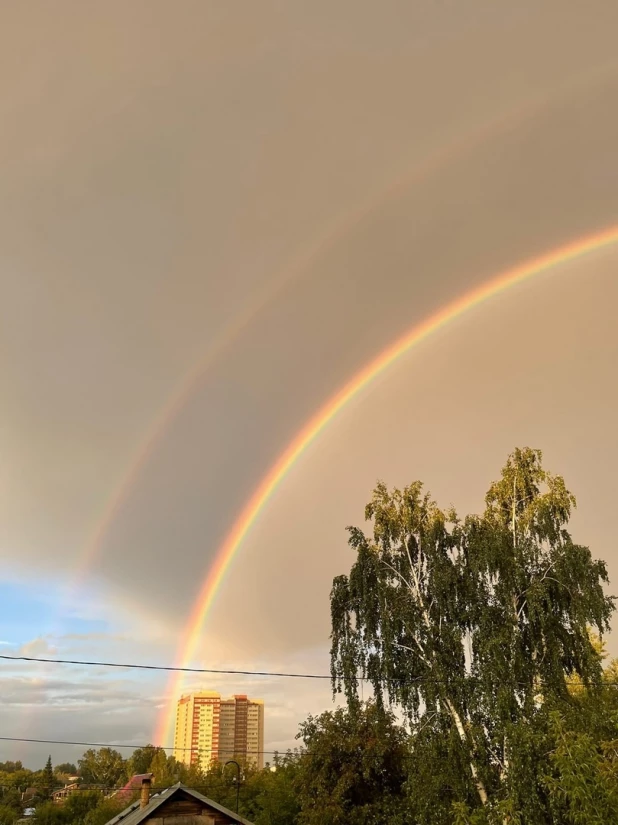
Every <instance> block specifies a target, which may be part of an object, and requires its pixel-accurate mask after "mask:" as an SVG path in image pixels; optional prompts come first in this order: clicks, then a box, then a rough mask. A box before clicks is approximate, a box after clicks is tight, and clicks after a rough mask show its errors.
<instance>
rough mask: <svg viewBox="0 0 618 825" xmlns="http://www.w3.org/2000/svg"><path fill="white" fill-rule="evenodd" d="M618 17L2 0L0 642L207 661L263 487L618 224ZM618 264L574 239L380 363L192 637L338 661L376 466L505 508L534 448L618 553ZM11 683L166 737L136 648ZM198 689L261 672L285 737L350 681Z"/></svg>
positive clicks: (15, 725)
mask: <svg viewBox="0 0 618 825" xmlns="http://www.w3.org/2000/svg"><path fill="white" fill-rule="evenodd" d="M617 24H618V7H616V4H615V2H613V0H607V2H602V1H601V0H589V2H587V3H585V4H584V3H581V4H580V3H569V4H564V3H563V2H554V0H545V1H544V2H543V3H538V2H535V1H534V0H522V2H519V3H517V4H513V3H511V2H507V1H506V0H468V2H466V3H461V2H459V1H458V0H443V2H441V3H431V4H430V3H421V2H397V1H396V0H382V2H381V3H379V4H376V3H370V2H364V1H363V2H360V1H359V0H349V2H348V1H347V0H346V2H344V0H329V1H328V2H319V1H318V0H316V1H315V2H312V3H300V2H295V0H285V2H271V0H260V2H259V3H244V4H241V3H237V2H229V3H215V2H210V1H209V0H199V2H198V1H197V0H196V2H193V0H180V2H176V3H168V2H160V1H159V0H144V1H143V2H142V0H130V2H126V0H118V1H117V2H116V1H115V0H110V1H109V2H106V3H99V4H94V3H93V4H84V3H82V2H79V1H78V0H75V2H67V0H57V1H56V2H55V3H54V4H53V5H52V4H49V3H45V2H32V3H28V4H24V3H20V2H17V0H15V2H6V3H3V4H2V7H1V8H0V121H1V123H2V129H0V168H1V170H2V187H1V188H0V288H1V291H2V292H1V294H2V300H1V301H0V375H1V380H0V451H1V456H2V460H1V461H0V560H1V565H0V654H4V655H14V656H15V655H23V656H29V655H30V656H43V657H45V656H47V657H51V658H53V657H57V658H73V659H81V660H88V661H95V660H104V661H115V662H125V663H126V662H133V663H146V664H163V665H169V664H174V663H177V662H178V661H179V657H181V655H182V651H181V650H180V647H181V641H182V638H183V635H184V633H185V630H186V626H187V622H188V619H189V616H190V614H191V611H192V608H193V605H194V603H195V600H196V598H197V596H198V593H199V591H200V588H201V586H202V584H203V582H204V580H205V579H206V578H207V576H208V574H209V572H210V571H211V570H212V569H213V565H214V564H215V560H216V558H217V552H218V550H219V548H220V547H221V545H222V543H223V542H224V540H225V538H226V536H227V535H228V533H229V531H230V529H231V527H232V525H233V523H234V521H235V519H236V518H237V516H238V514H239V512H240V511H241V510H242V508H243V507H244V506H245V504H246V502H247V501H248V500H249V498H250V497H251V495H252V493H253V491H254V490H255V489H256V487H257V485H258V484H259V483H260V480H261V479H262V478H263V477H264V476H265V474H266V473H267V472H268V470H269V468H270V467H271V466H272V465H273V463H274V462H275V461H276V460H277V458H278V456H280V455H281V453H282V452H283V451H284V450H285V449H286V447H287V445H288V444H289V443H290V442H291V441H292V440H293V439H294V437H295V435H296V434H297V433H298V432H299V431H300V430H301V428H302V427H303V425H304V424H305V423H306V421H307V420H308V419H309V418H311V416H312V415H314V414H315V413H316V411H317V410H318V409H319V408H320V407H321V406H322V405H323V404H324V403H325V402H326V401H327V400H328V399H329V398H330V397H331V396H333V394H334V393H336V392H337V390H338V389H340V388H341V387H342V386H343V385H344V384H345V383H346V382H347V381H348V380H349V379H350V378H351V377H352V376H353V375H355V374H356V373H358V371H359V370H360V369H362V367H363V366H364V365H365V364H367V363H368V362H369V361H370V360H371V359H372V358H374V357H375V356H376V355H377V354H378V353H379V352H381V351H382V350H384V349H385V348H386V347H387V346H388V345H389V344H391V343H392V342H393V341H394V340H396V339H397V338H398V337H399V336H400V335H402V334H403V333H404V332H405V331H406V330H409V329H412V328H413V327H414V326H415V325H416V324H418V323H421V322H422V321H423V320H425V319H426V318H427V317H429V316H430V315H431V314H432V313H434V312H436V311H438V310H439V309H440V308H441V307H443V306H444V305H446V304H448V303H449V302H450V301H453V300H455V299H457V298H458V297H459V296H462V295H465V294H466V293H468V292H469V291H470V290H471V289H473V288H476V287H479V286H480V285H482V284H483V283H485V282H487V281H488V280H490V279H491V278H493V277H495V276H496V275H498V274H499V273H501V272H503V271H505V270H507V269H509V268H511V267H514V266H516V265H518V264H520V263H522V262H524V261H526V260H528V259H530V258H533V257H535V256H537V255H540V254H544V253H546V252H550V251H551V250H554V249H557V248H559V247H561V246H563V245H564V244H566V243H569V242H571V241H573V240H575V239H578V238H583V237H586V236H588V235H591V234H592V233H595V232H599V231H601V230H603V229H605V228H608V227H612V226H618V149H617V148H616V147H618V113H617V112H616V107H615V105H614V102H615V99H616V94H617V92H618V58H617V57H616V55H615V31H616V25H617ZM617 271H618V244H617V245H614V246H609V247H607V248H605V249H603V250H599V251H596V252H592V253H591V254H589V255H586V256H585V257H582V258H580V259H579V260H576V261H571V262H568V263H565V264H563V265H560V266H557V267H555V268H553V269H552V270H551V271H550V272H547V273H544V274H542V275H539V276H537V277H534V278H532V279H530V280H529V281H527V282H526V283H524V284H520V285H518V286H516V287H514V288H512V289H511V290H509V291H507V292H505V293H502V294H501V295H499V296H496V297H494V298H492V299H490V300H489V301H487V302H485V303H484V304H483V305H482V306H478V307H476V308H474V309H472V310H471V311H470V312H468V313H467V314H465V315H464V316H461V317H460V318H458V319H457V320H455V321H453V322H452V323H450V324H448V325H446V326H445V327H443V328H442V329H441V330H440V331H439V332H437V333H436V334H434V335H432V336H430V337H429V338H427V339H426V340H425V341H423V342H422V344H420V345H419V346H417V347H415V348H413V349H412V350H411V351H410V352H409V353H407V354H406V355H405V357H403V358H402V359H400V360H399V361H398V362H397V364H395V365H393V367H392V368H391V369H389V370H387V371H385V372H384V373H383V374H381V375H380V377H379V378H378V379H377V380H376V381H374V382H373V383H372V384H371V385H370V386H369V387H367V388H366V389H365V390H363V391H362V392H361V393H359V394H358V395H357V396H356V397H355V398H354V399H353V401H352V402H351V403H350V404H348V405H347V406H346V408H345V409H344V410H343V411H342V412H341V413H340V414H339V415H338V416H337V417H336V418H335V419H334V420H333V421H332V422H331V423H330V424H329V425H328V426H327V427H325V428H324V429H323V431H322V432H321V433H320V434H319V436H318V437H317V438H316V439H315V440H314V441H313V443H312V444H311V446H310V448H309V449H307V450H306V451H305V452H304V454H303V455H302V456H301V457H300V458H299V460H298V461H297V462H296V463H295V464H294V466H293V467H292V469H291V471H290V472H289V473H288V474H287V476H286V477H285V478H284V480H283V482H282V483H281V484H280V485H279V486H278V488H277V490H276V492H275V494H274V495H273V496H272V497H271V498H270V500H269V501H268V503H267V505H266V506H265V507H264V508H263V510H262V511H261V513H260V516H259V518H258V519H257V522H256V523H255V525H254V526H253V528H252V529H251V531H250V532H249V534H248V536H247V537H246V539H245V540H244V541H243V542H242V543H241V546H240V548H239V551H238V553H237V554H236V556H235V558H234V560H233V562H232V564H231V565H230V568H229V570H228V572H227V574H226V576H225V578H224V580H223V584H222V586H221V588H220V589H219V592H218V594H217V597H216V600H215V602H214V604H213V606H212V609H211V610H210V612H209V613H208V616H207V618H206V621H205V623H204V626H203V628H202V631H201V634H200V637H199V644H198V647H197V650H196V652H195V655H194V657H193V660H192V664H193V665H195V666H198V667H210V668H223V669H242V670H269V671H281V670H286V671H287V670H294V671H300V672H307V673H327V672H328V664H329V663H328V647H329V638H328V636H329V605H328V598H329V591H330V586H331V583H332V578H333V576H335V575H337V574H339V573H343V572H346V571H347V570H348V569H349V567H350V565H351V563H352V557H351V555H350V551H349V549H348V547H347V543H346V533H345V528H346V526H347V525H348V524H357V525H362V520H363V510H364V505H365V503H366V500H367V499H368V497H369V495H370V492H371V489H372V487H373V485H374V484H375V482H376V480H377V479H378V478H380V479H383V480H384V481H386V482H387V483H388V484H390V485H395V484H397V485H403V484H406V483H408V482H410V481H412V480H415V479H417V478H418V479H421V480H423V481H424V482H425V484H426V485H427V487H428V488H429V489H430V490H431V492H432V493H433V494H434V496H435V497H436V498H437V499H438V501H439V502H440V503H442V504H443V505H445V506H446V505H448V504H450V503H454V504H455V505H456V506H457V508H458V509H459V510H461V512H468V511H478V510H480V509H481V507H482V503H483V495H484V492H485V490H486V489H487V487H488V486H489V484H490V483H491V481H492V480H493V479H494V478H496V477H497V475H498V474H499V471H500V468H501V466H502V464H503V462H504V460H505V458H506V456H507V455H508V453H509V452H510V451H511V450H512V449H513V448H514V447H516V446H532V447H539V448H541V449H542V450H543V451H544V456H545V462H546V465H547V467H548V468H549V469H550V470H552V471H553V472H557V473H560V474H563V475H564V476H565V479H566V481H567V485H568V486H569V487H570V488H571V489H572V490H573V492H574V493H575V494H576V496H577V498H578V504H579V507H578V510H577V512H576V514H575V517H574V519H573V531H574V535H575V536H576V538H577V539H578V541H581V542H582V543H584V544H588V545H589V546H590V547H591V549H592V552H593V554H594V555H595V556H598V557H601V558H603V559H605V560H606V561H607V564H608V568H609V572H610V577H611V582H612V586H614V583H615V582H616V581H618V552H617V551H616V549H615V546H614V542H613V541H612V533H613V531H612V521H611V516H612V513H613V487H614V467H615V466H616V463H617V461H618V437H617V436H616V431H615V427H614V426H612V423H613V421H614V420H615V417H616V416H615V409H616V404H617V403H618V394H617V392H618V391H617V390H616V383H615V377H614V374H615V364H616V360H617V356H618V330H617V328H616V323H615V312H614V309H613V308H614V307H615V306H616V305H617V302H618V277H617V275H616V272H617ZM617 638H618V636H614V637H613V638H612V637H610V639H609V648H610V650H612V651H613V652H614V653H615V654H617V655H618V642H616V641H615V640H616V639H617ZM0 684H1V690H2V693H1V697H2V701H1V702H0V729H1V730H2V733H3V735H4V736H7V737H17V738H30V739H61V740H70V741H79V742H100V743H114V744H126V745H127V746H136V745H139V744H144V743H146V742H150V741H152V738H153V736H154V733H155V731H156V730H157V727H158V723H159V722H160V719H161V716H162V714H165V712H166V708H169V706H170V702H173V701H174V699H175V698H176V697H175V695H174V693H173V691H172V689H171V687H170V681H169V678H168V675H167V674H165V673H159V674H157V673H152V672H138V671H131V670H127V669H116V670H103V669H97V668H96V667H87V666H83V667H81V666H80V667H75V666H72V667H71V666H54V665H36V664H32V663H30V664H28V663H24V662H10V661H7V660H0ZM183 688H184V689H186V690H189V689H193V688H202V689H215V690H220V691H221V692H222V693H225V694H231V693H249V694H250V695H251V696H258V697H262V698H264V700H265V702H266V733H265V747H266V748H267V749H268V750H274V749H277V748H279V749H281V748H287V747H293V746H294V744H295V738H294V737H295V735H296V733H297V731H298V724H299V723H300V722H301V721H302V720H303V719H304V718H306V716H307V714H309V713H317V712H320V711H321V710H324V709H328V708H330V707H332V706H333V703H332V697H331V694H330V687H329V684H328V682H311V681H303V680H289V681H286V680H282V679H276V678H270V677H241V676H237V677H232V676H224V675H214V674H213V675H210V676H200V677H197V676H195V677H193V676H192V677H190V678H187V680H186V681H185V683H184V685H183ZM162 744H170V742H163V743H162ZM83 749H84V748H82V747H79V746H50V745H46V744H32V743H31V744H28V743H16V742H7V741H0V760H3V759H16V758H20V759H22V760H23V761H24V763H25V764H27V765H30V766H32V767H37V766H39V765H42V763H43V762H44V760H45V759H46V758H47V754H48V753H49V752H50V750H51V751H52V753H53V755H54V759H55V761H58V762H59V761H65V760H66V759H71V760H74V759H76V758H77V757H78V756H79V755H80V753H81V752H82V751H83ZM126 753H127V754H129V753H130V747H128V748H127V751H126Z"/></svg>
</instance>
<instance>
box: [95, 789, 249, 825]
mask: <svg viewBox="0 0 618 825" xmlns="http://www.w3.org/2000/svg"><path fill="white" fill-rule="evenodd" d="M177 794H182V795H185V794H187V795H189V796H191V797H193V799H197V800H198V801H200V802H202V803H204V806H205V807H208V808H211V809H212V810H214V811H217V813H220V814H223V815H224V816H225V817H227V819H229V820H230V822H236V823H238V825H253V823H252V822H249V820H248V819H245V818H244V817H242V816H239V815H238V814H237V813H234V811H230V810H229V808H225V807H224V806H223V805H219V803H218V802H215V801H214V800H212V799H208V797H206V796H203V795H202V794H201V793H198V792H197V791H194V790H193V789H192V788H188V787H187V786H186V785H183V784H182V782H178V783H176V785H172V786H171V788H167V789H166V790H164V791H161V792H160V793H157V794H154V795H153V796H151V797H150V801H149V802H148V804H147V805H146V806H145V807H143V808H142V807H141V806H140V801H139V800H137V802H134V803H133V804H132V805H129V806H128V807H127V808H125V809H124V811H121V812H120V813H119V814H117V815H116V816H115V817H113V819H110V820H109V821H108V822H107V823H106V825H139V823H141V822H143V821H144V820H146V819H148V818H149V817H151V816H152V815H153V814H154V813H155V811H156V810H157V808H159V807H160V806H161V805H163V803H164V802H168V801H169V800H171V799H172V798H173V797H174V796H175V795H177ZM181 798H182V797H181Z"/></svg>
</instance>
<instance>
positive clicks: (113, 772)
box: [79, 748, 126, 788]
mask: <svg viewBox="0 0 618 825" xmlns="http://www.w3.org/2000/svg"><path fill="white" fill-rule="evenodd" d="M125 772H126V767H125V761H124V759H123V757H122V754H121V753H119V752H118V751H117V750H114V749H113V748H99V749H98V750H94V749H92V748H90V749H89V750H87V751H86V752H85V753H84V755H83V756H82V758H81V759H80V760H79V774H80V777H81V779H82V781H83V782H84V783H86V784H88V785H100V786H101V787H103V788H114V787H115V786H116V785H117V784H118V782H119V781H120V779H121V778H122V777H124V776H125Z"/></svg>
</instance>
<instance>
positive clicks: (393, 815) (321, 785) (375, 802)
mask: <svg viewBox="0 0 618 825" xmlns="http://www.w3.org/2000/svg"><path fill="white" fill-rule="evenodd" d="M299 737H300V738H302V740H303V742H304V744H305V750H304V751H303V752H302V754H301V756H300V758H299V760H298V764H297V767H296V776H295V787H296V792H297V795H298V801H299V804H300V808H301V811H300V813H299V815H298V822H299V823H301V824H302V825H364V823H373V822H392V823H397V822H403V821H405V820H401V819H400V818H399V817H400V816H401V815H402V811H403V809H405V798H406V789H405V785H406V780H407V759H408V755H409V750H408V747H409V742H408V735H407V733H406V732H405V730H404V729H403V728H402V727H401V726H399V725H397V724H396V722H395V718H394V716H393V715H392V714H391V713H388V712H386V711H384V710H382V709H381V708H380V707H378V706H377V705H376V704H374V703H373V702H369V703H368V704H367V705H359V706H355V707H354V708H353V709H352V710H343V709H338V710H336V711H334V712H326V713H322V714H321V715H320V716H318V717H312V716H310V717H309V718H308V719H307V721H306V722H304V723H303V724H301V726H300V733H299Z"/></svg>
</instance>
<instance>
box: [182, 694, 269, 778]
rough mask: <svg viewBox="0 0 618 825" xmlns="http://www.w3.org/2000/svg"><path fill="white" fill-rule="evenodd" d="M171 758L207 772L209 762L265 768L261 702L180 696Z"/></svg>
mask: <svg viewBox="0 0 618 825" xmlns="http://www.w3.org/2000/svg"><path fill="white" fill-rule="evenodd" d="M174 756H175V757H176V759H178V761H179V762H184V763H185V764H187V765H199V766H200V767H201V768H202V769H204V770H205V769H207V768H208V766H209V765H210V764H211V762H213V761H215V760H219V761H220V762H225V761H226V760H227V759H234V758H236V759H238V758H240V759H242V760H246V761H247V762H253V764H255V765H256V766H257V767H258V768H263V767H264V702H263V701H262V700H261V699H249V698H247V696H244V695H238V696H233V697H232V698H231V699H222V698H221V695H220V694H219V693H214V692H213V691H201V692H200V693H192V694H189V695H187V696H182V697H181V698H180V699H179V700H178V708H177V710H176V733H175V735H174Z"/></svg>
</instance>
